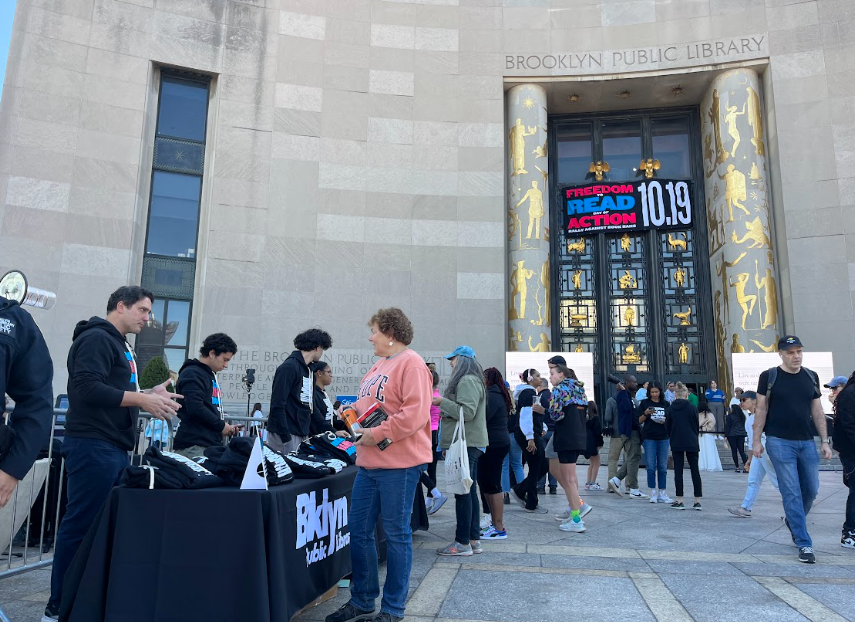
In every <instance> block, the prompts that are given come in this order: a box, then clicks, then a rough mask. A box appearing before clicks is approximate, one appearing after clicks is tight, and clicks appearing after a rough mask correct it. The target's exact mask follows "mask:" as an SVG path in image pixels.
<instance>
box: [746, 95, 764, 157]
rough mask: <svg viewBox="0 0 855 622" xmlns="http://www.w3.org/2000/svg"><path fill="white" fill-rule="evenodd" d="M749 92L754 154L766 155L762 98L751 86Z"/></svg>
mask: <svg viewBox="0 0 855 622" xmlns="http://www.w3.org/2000/svg"><path fill="white" fill-rule="evenodd" d="M746 90H747V91H748V125H750V126H751V129H752V131H753V132H754V136H753V137H752V138H751V144H752V145H754V153H755V154H757V155H766V143H764V142H763V115H762V112H761V109H760V96H759V95H758V94H757V91H755V90H754V89H752V88H751V87H750V86H749V87H746Z"/></svg>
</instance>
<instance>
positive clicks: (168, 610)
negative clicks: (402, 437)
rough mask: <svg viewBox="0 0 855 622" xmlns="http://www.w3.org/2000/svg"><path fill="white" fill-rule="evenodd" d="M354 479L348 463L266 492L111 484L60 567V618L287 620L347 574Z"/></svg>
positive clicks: (90, 621) (112, 621) (74, 621)
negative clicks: (66, 565) (65, 567)
mask: <svg viewBox="0 0 855 622" xmlns="http://www.w3.org/2000/svg"><path fill="white" fill-rule="evenodd" d="M355 477H356V467H349V468H347V469H345V470H344V471H342V472H341V473H338V474H336V475H332V476H327V477H324V478H322V479H317V480H295V481H294V482H292V483H290V484H286V485H284V486H277V487H273V488H271V489H270V490H269V491H264V490H258V491H256V490H238V489H235V488H212V489H207V490H192V491H191V490H139V489H130V488H115V489H113V491H112V492H111V493H110V497H109V499H108V500H107V503H106V504H105V505H104V508H103V509H102V511H101V515H100V516H99V518H98V519H97V520H96V522H95V524H94V525H93V527H92V529H90V530H89V533H88V534H87V536H86V539H85V540H84V541H83V544H82V545H81V548H80V551H79V552H78V554H77V556H76V557H75V558H74V562H73V563H72V565H71V567H70V569H69V572H68V574H67V576H66V582H65V585H64V588H63V601H62V615H61V617H60V620H62V621H63V622H96V621H98V620H104V621H105V622H119V621H120V622H155V621H157V622H173V621H174V622H179V621H181V622H193V621H199V622H202V621H204V622H212V621H216V620H223V621H226V620H228V621H233V620H246V621H248V622H268V621H271V622H274V621H275V622H287V621H288V620H290V618H291V616H293V615H294V614H295V613H296V612H297V611H299V610H300V609H301V608H302V607H304V606H305V605H307V604H308V603H310V602H312V601H313V600H314V599H315V598H317V597H318V596H320V595H321V594H323V593H324V592H326V591H327V590H329V589H330V588H331V587H332V586H333V585H335V584H336V582H337V581H338V580H339V579H341V578H342V577H344V576H346V575H347V574H348V573H349V572H350V567H351V566H350V548H349V546H348V544H347V543H349V540H350V531H349V528H348V526H347V518H346V517H347V514H348V512H347V510H348V508H349V507H350V495H351V489H352V487H353V480H354V478H355ZM342 499H346V506H345V505H344V503H345V502H343V501H342ZM336 501H337V503H336ZM325 502H326V504H325ZM342 517H343V520H342ZM331 522H334V523H335V529H334V530H333V533H332V536H333V537H332V542H333V543H335V546H331V538H330V529H329V526H330V523H331ZM342 522H344V525H342V524H341V523H342Z"/></svg>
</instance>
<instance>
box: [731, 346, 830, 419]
mask: <svg viewBox="0 0 855 622" xmlns="http://www.w3.org/2000/svg"><path fill="white" fill-rule="evenodd" d="M780 364H781V357H780V356H778V353H777V352H768V353H765V352H761V353H755V354H734V355H733V386H734V387H742V388H743V389H745V390H746V391H756V390H757V381H758V380H759V379H760V374H761V373H763V372H764V371H766V370H767V369H770V368H772V367H777V366H778V365H780ZM802 365H804V366H805V367H807V368H808V369H810V370H811V371H813V372H815V373H816V375H817V376H819V386H820V390H821V391H822V409H823V411H824V412H825V413H831V402H830V401H829V400H828V396H829V395H830V394H831V391H830V390H829V389H826V388H825V387H823V386H822V385H824V384H825V383H827V382H828V381H830V380H831V379H832V378H834V361H833V360H832V355H831V352H805V353H804V358H803V359H802ZM773 390H774V389H773Z"/></svg>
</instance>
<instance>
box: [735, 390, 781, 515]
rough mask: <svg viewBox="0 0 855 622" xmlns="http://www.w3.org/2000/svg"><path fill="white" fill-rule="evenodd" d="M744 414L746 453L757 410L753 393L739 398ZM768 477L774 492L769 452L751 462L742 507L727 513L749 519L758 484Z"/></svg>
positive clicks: (764, 437)
mask: <svg viewBox="0 0 855 622" xmlns="http://www.w3.org/2000/svg"><path fill="white" fill-rule="evenodd" d="M739 399H740V404H741V405H742V409H743V412H744V413H745V431H746V433H747V435H748V451H753V449H754V446H753V441H754V412H755V411H756V409H757V393H755V392H754V391H743V392H742V396H741V397H740V398H739ZM765 441H766V436H765V435H761V436H760V442H761V443H762V442H765ZM767 475H768V476H769V481H770V482H772V486H774V487H775V490H778V476H777V475H775V467H774V466H772V461H771V460H770V459H769V452H768V451H767V452H764V453H763V456H762V457H761V458H753V459H752V460H751V470H749V471H748V488H747V489H746V491H745V498H744V499H743V500H742V505H740V506H739V507H737V508H728V509H727V511H728V512H730V513H731V514H733V515H734V516H737V517H739V518H751V510H752V508H753V507H754V502H755V501H757V493H758V492H760V484H762V483H763V478H764V477H766V476H767Z"/></svg>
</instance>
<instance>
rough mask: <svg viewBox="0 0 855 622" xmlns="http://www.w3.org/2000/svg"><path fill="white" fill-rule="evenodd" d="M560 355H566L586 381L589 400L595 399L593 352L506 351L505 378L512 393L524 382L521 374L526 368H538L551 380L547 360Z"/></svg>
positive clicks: (571, 364) (577, 372)
mask: <svg viewBox="0 0 855 622" xmlns="http://www.w3.org/2000/svg"><path fill="white" fill-rule="evenodd" d="M558 355H560V356H563V357H564V359H565V360H566V361H567V367H569V368H570V369H572V370H573V371H575V372H576V376H577V377H578V378H579V380H581V381H582V382H584V383H585V394H586V395H587V396H588V400H592V399H594V355H593V354H592V353H591V352H506V353H505V380H507V381H508V383H509V384H510V385H511V394H512V395H513V392H514V388H516V386H517V385H518V384H522V380H520V374H521V373H523V371H525V370H526V369H536V370H537V371H539V372H540V375H541V377H542V378H546V379H547V380H549V365H548V364H547V361H548V360H549V359H551V358H552V357H553V356H558ZM550 386H551V383H550Z"/></svg>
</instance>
